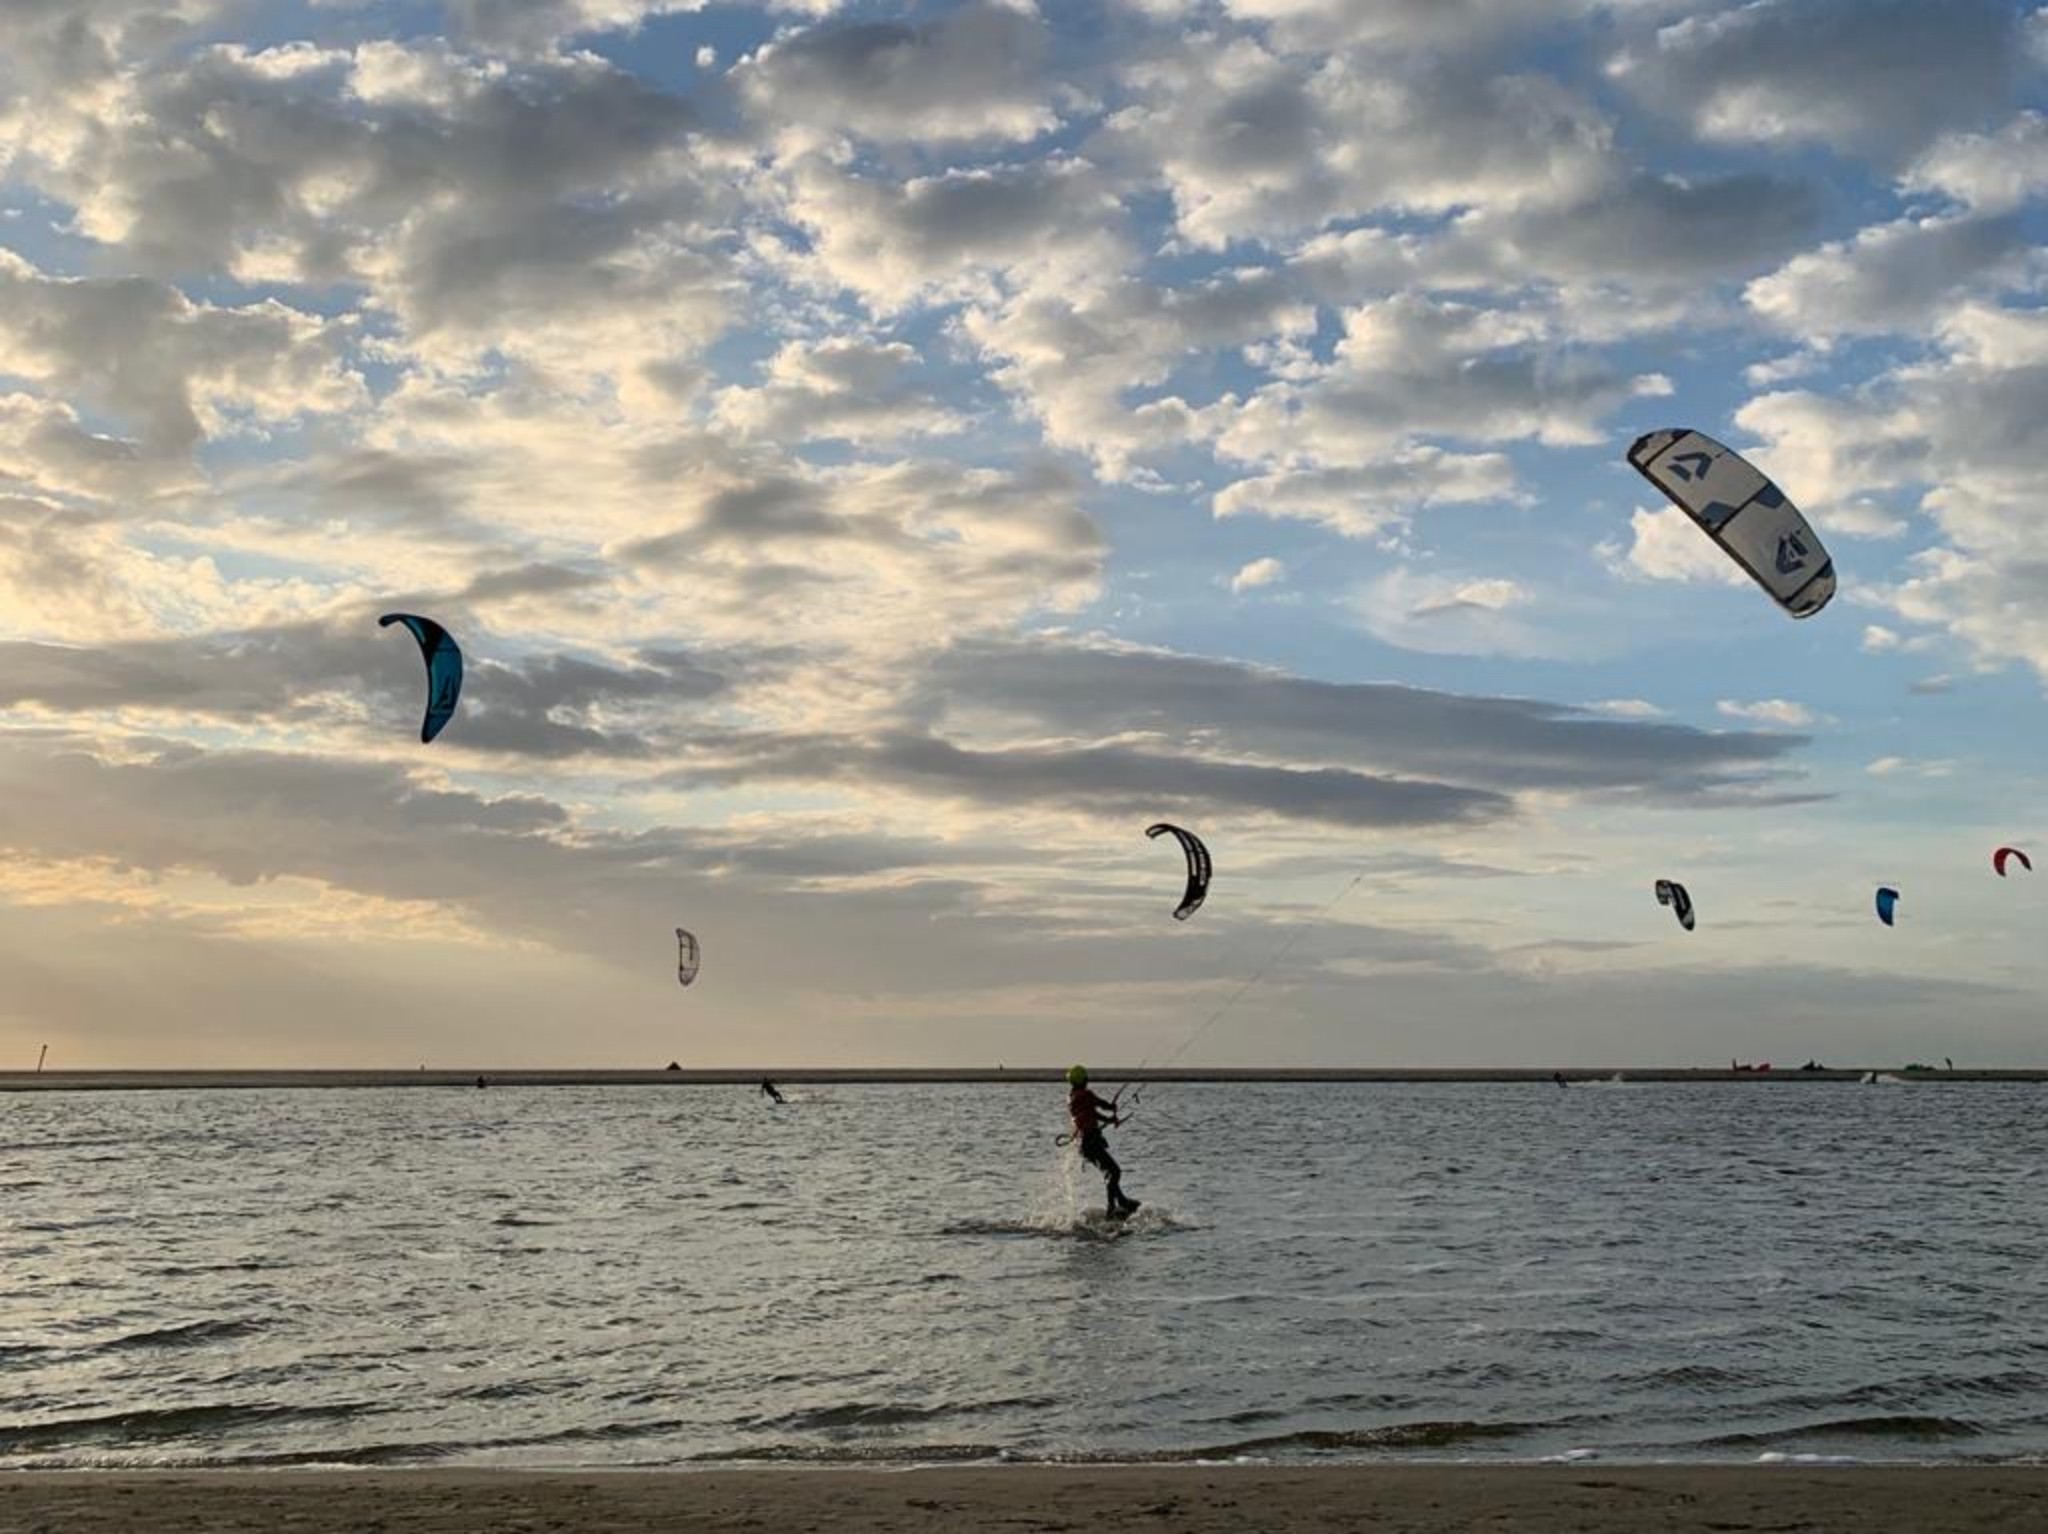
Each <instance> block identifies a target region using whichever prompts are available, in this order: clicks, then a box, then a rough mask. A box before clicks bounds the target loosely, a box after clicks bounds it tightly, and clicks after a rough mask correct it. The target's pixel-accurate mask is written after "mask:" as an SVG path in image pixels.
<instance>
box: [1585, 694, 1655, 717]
mask: <svg viewBox="0 0 2048 1534" xmlns="http://www.w3.org/2000/svg"><path fill="white" fill-rule="evenodd" d="M1586 707H1587V708H1589V709H1591V710H1592V711H1593V712H1594V713H1596V714H1606V715H1608V716H1609V717H1611V718H1615V719H1662V718H1663V717H1664V715H1665V710H1663V709H1661V708H1659V707H1658V706H1657V705H1656V704H1654V703H1647V702H1645V701H1644V700H1643V699H1641V698H1609V699H1607V700H1606V701H1605V702H1601V703H1588V704H1587V705H1586Z"/></svg>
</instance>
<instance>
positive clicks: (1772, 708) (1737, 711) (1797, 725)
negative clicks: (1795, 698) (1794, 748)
mask: <svg viewBox="0 0 2048 1534" xmlns="http://www.w3.org/2000/svg"><path fill="white" fill-rule="evenodd" d="M1714 709H1715V712H1717V713H1720V714H1723V715H1725V716H1726V717H1727V718H1730V719H1747V720H1749V721H1750V722H1751V723H1753V724H1781V725H1784V726H1785V727H1786V728H1787V729H1793V730H1803V729H1805V728H1806V727H1807V726H1809V725H1811V724H1812V723H1813V722H1814V712H1813V710H1812V709H1810V708H1808V707H1807V706H1806V705H1805V704H1803V703H1792V702H1789V701H1787V700H1786V699H1784V698H1763V699H1759V700H1758V701H1757V702H1755V703H1738V702H1736V701H1735V700H1733V699H1731V698H1723V699H1722V700H1721V701H1720V702H1719V703H1716V704H1715V705H1714Z"/></svg>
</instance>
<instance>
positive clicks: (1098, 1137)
mask: <svg viewBox="0 0 2048 1534" xmlns="http://www.w3.org/2000/svg"><path fill="white" fill-rule="evenodd" d="M1067 1084H1068V1086H1070V1087H1071V1088H1072V1089H1073V1090H1071V1091H1070V1092H1068V1093H1067V1113H1068V1116H1069V1117H1071V1118H1072V1119H1073V1121H1074V1138H1075V1139H1076V1140H1078V1141H1080V1142H1081V1159H1082V1160H1083V1161H1085V1162H1087V1163H1088V1164H1089V1165H1090V1166H1092V1167H1095V1168H1097V1169H1098V1170H1100V1171H1101V1173H1102V1180H1103V1182H1104V1184H1105V1185H1106V1187H1107V1189H1108V1195H1109V1209H1108V1214H1109V1217H1110V1218H1111V1219H1112V1220H1125V1219H1129V1218H1130V1217H1131V1216H1132V1215H1134V1214H1136V1213H1137V1212H1138V1210H1139V1209H1140V1208H1141V1207H1143V1206H1142V1205H1140V1204H1139V1202H1138V1201H1137V1200H1136V1199H1134V1198H1132V1197H1131V1196H1130V1195H1129V1194H1127V1193H1126V1192H1124V1169H1123V1168H1122V1167H1120V1166H1118V1165H1117V1164H1116V1157H1114V1156H1112V1155H1111V1154H1110V1153H1109V1142H1108V1141H1107V1140H1105V1139H1103V1138H1102V1130H1103V1126H1104V1125H1108V1126H1111V1127H1114V1126H1116V1125H1118V1124H1121V1123H1122V1122H1123V1119H1122V1117H1121V1116H1120V1115H1119V1114H1118V1113H1117V1111H1116V1104H1114V1103H1106V1102H1104V1101H1103V1100H1102V1099H1101V1098H1099V1097H1097V1096H1096V1095H1095V1094H1094V1093H1093V1092H1091V1091H1089V1090H1088V1067H1087V1066H1085V1065H1077V1066H1075V1067H1074V1068H1073V1069H1072V1070H1070V1071H1068V1072H1067Z"/></svg>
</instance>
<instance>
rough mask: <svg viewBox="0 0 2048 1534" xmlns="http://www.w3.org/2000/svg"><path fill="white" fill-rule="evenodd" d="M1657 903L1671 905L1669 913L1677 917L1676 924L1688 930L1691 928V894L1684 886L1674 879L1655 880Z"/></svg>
mask: <svg viewBox="0 0 2048 1534" xmlns="http://www.w3.org/2000/svg"><path fill="white" fill-rule="evenodd" d="M1657 904H1659V905H1668V906H1670V907H1671V914H1672V915H1673V916H1676V917H1677V918H1678V925H1679V926H1681V927H1683V928H1685V930H1686V931H1688V932H1690V931H1692V928H1693V913H1692V896H1691V895H1688V894H1687V893H1686V891H1685V886H1684V885H1683V884H1680V883H1679V882H1678V881H1677V880H1676V879H1659V880H1658V881H1657Z"/></svg>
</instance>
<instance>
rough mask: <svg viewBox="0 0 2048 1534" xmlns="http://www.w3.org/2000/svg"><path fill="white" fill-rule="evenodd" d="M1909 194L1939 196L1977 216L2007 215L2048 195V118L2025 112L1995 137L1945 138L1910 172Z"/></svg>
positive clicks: (1903, 182) (1906, 178)
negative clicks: (1976, 213) (1932, 194)
mask: <svg viewBox="0 0 2048 1534" xmlns="http://www.w3.org/2000/svg"><path fill="white" fill-rule="evenodd" d="M1899 184H1900V185H1901V186H1902V187H1903V188H1904V189H1905V190H1907V191H1909V192H1939V193H1940V194H1941V195H1943V196H1945V197H1951V198H1954V199H1955V200H1956V201H1957V202H1959V203H1962V204H1963V205H1964V206H1965V207H1968V208H1971V209H1973V210H1975V211H1976V212H1978V213H2008V212H2011V211H2012V210H2013V209H2015V208H2018V207H2020V206H2021V205H2022V204H2024V203H2028V202H2032V201H2033V200H2034V199H2035V198H2037V197H2040V196H2042V195H2043V194H2044V193H2048V116H2043V115H2042V114H2041V113H2039V112H2022V113H2020V114H2019V115H2018V116H2017V117H2015V118H2014V119H2013V120H2012V121H2011V122H2009V123H2007V124H2006V125H2005V126H2004V127H2003V128H2001V129H1999V130H1998V131H1997V132H1996V133H1988V134H1987V133H1958V134H1951V135H1950V136H1949V137H1947V138H1944V139H1942V140H1940V141H1939V142H1938V143H1936V144H1935V145H1933V146H1932V147H1931V148H1930V149H1928V151H1927V152H1926V153H1925V154H1923V155H1922V156H1921V157H1920V158H1919V159H1918V160H1916V161H1914V162H1913V164H1912V165H1911V166H1910V167H1909V168H1908V169H1907V171H1906V173H1905V175H1904V176H1902V177H1901V178H1900V183H1899Z"/></svg>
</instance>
